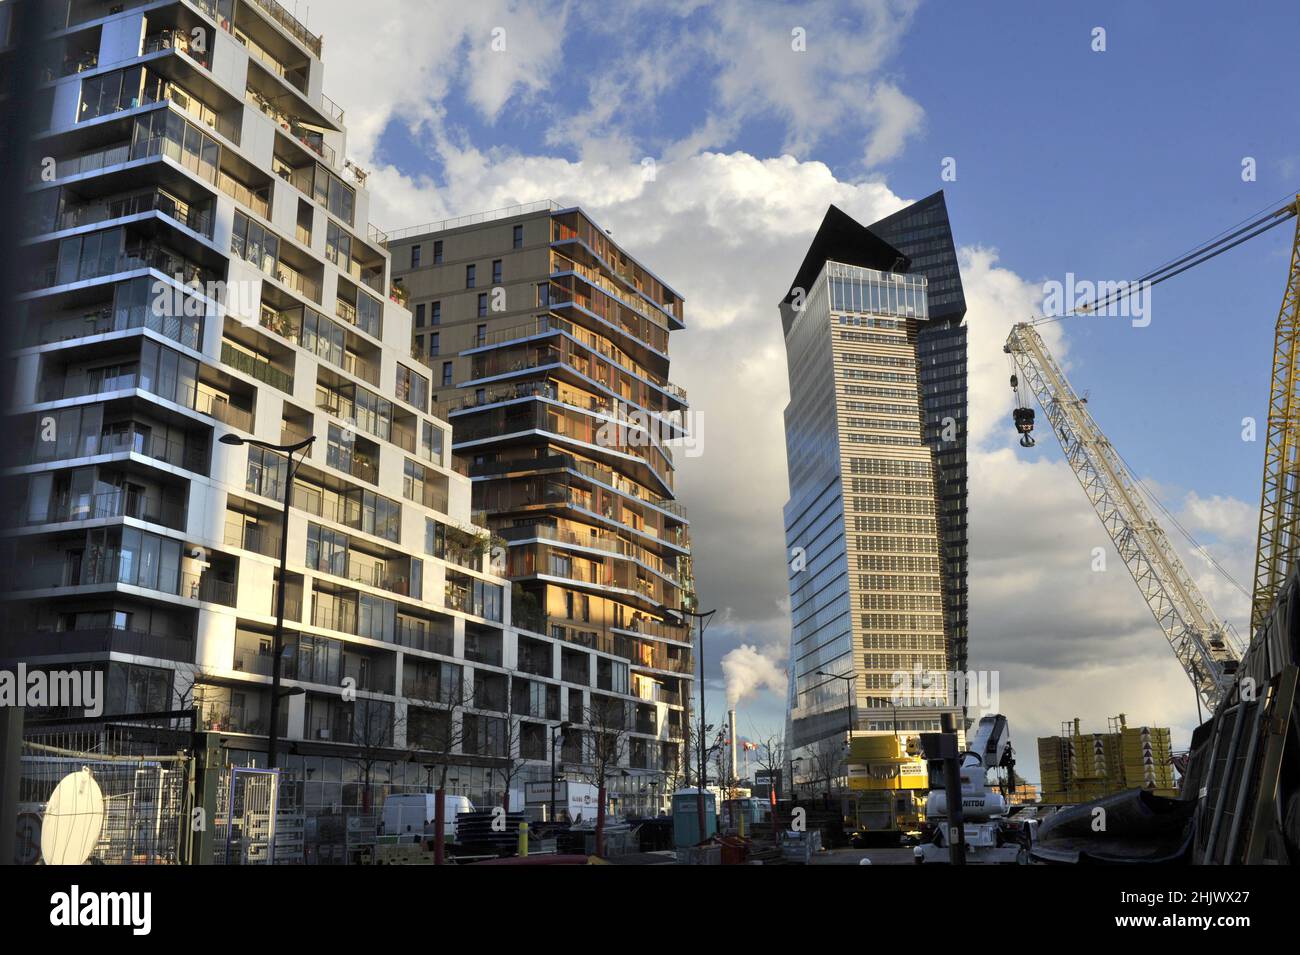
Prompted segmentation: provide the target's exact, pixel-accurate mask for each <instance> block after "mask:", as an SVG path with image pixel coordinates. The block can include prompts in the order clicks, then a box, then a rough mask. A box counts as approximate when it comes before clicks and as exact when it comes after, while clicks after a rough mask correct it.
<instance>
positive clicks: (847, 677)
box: [817, 670, 858, 793]
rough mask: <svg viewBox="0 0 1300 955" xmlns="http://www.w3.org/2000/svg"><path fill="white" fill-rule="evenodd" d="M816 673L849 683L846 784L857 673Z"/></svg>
mask: <svg viewBox="0 0 1300 955" xmlns="http://www.w3.org/2000/svg"><path fill="white" fill-rule="evenodd" d="M817 675H818V676H829V677H834V678H835V679H836V680H843V681H844V682H846V683H847V684H848V685H849V705H848V711H849V724H848V731H849V734H848V736H846V737H845V739H844V782H845V785H846V786H847V785H848V779H849V748H850V747H851V746H852V745H853V681H854V680H856V679H857V678H858V675H857V674H856V673H852V674H848V673H827V672H826V671H825V670H818V671H817ZM826 789H827V792H828V793H829V792H830V786H829V785H828V786H827V787H826Z"/></svg>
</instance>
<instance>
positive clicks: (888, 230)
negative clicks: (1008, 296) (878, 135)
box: [866, 189, 966, 323]
mask: <svg viewBox="0 0 1300 955" xmlns="http://www.w3.org/2000/svg"><path fill="white" fill-rule="evenodd" d="M866 228H867V230H868V231H870V232H871V233H872V234H873V235H875V236H877V237H879V238H880V239H882V240H884V241H885V242H888V243H889V244H890V245H892V246H893V247H894V248H896V249H898V250H899V251H900V252H902V253H904V254H906V255H907V256H908V258H909V259H910V260H911V271H913V272H916V273H918V274H920V275H924V276H925V277H926V278H927V279H928V280H929V289H928V298H929V305H930V321H931V322H949V323H958V322H960V321H961V319H962V317H963V316H964V315H965V314H966V292H965V290H964V289H963V288H962V284H961V270H960V269H959V268H958V267H957V249H956V247H955V244H954V243H953V238H952V224H951V223H950V222H949V221H948V204H947V202H946V201H945V199H944V196H943V190H942V189H940V190H939V191H938V192H935V193H932V194H931V195H928V196H926V197H925V198H924V199H918V200H917V201H916V202H914V203H912V204H911V205H910V206H908V207H907V208H905V209H900V210H899V211H898V212H895V213H894V214H893V215H889V216H885V218H883V219H881V220H880V221H878V222H873V223H872V224H871V225H869V226H867V227H866Z"/></svg>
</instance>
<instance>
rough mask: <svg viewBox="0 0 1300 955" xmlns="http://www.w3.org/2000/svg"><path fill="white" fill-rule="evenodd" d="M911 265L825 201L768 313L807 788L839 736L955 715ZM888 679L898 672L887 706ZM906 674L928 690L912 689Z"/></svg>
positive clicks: (796, 703) (923, 298) (793, 688)
mask: <svg viewBox="0 0 1300 955" xmlns="http://www.w3.org/2000/svg"><path fill="white" fill-rule="evenodd" d="M910 265H911V263H910V260H909V257H908V256H907V255H905V254H903V253H902V252H900V251H899V250H898V249H896V248H894V247H893V246H891V245H890V244H889V243H887V242H885V241H884V240H883V239H881V238H880V237H878V236H877V235H875V234H873V233H872V232H871V231H869V230H868V229H867V228H865V227H863V226H862V225H860V224H859V223H857V222H856V221H855V220H853V219H852V218H851V217H849V216H848V215H846V214H845V213H843V212H841V211H840V210H839V209H837V208H835V207H834V206H832V207H831V208H830V209H829V210H828V212H827V214H826V217H825V219H824V220H823V222H822V224H821V227H820V229H819V230H818V232H817V235H816V236H815V238H814V239H813V242H812V244H811V246H810V247H809V250H808V252H807V255H806V256H805V258H804V260H803V263H802V265H801V267H800V269H799V272H798V274H797V276H796V277H795V280H794V282H793V283H792V284H791V291H790V293H789V295H787V297H786V299H785V300H784V301H783V302H782V303H781V307H780V311H781V320H782V326H783V329H784V334H785V343H786V358H787V363H788V366H789V374H790V404H789V406H788V407H787V408H786V412H785V425H786V455H787V460H788V467H789V479H790V500H789V503H788V504H787V505H786V509H785V526H786V543H787V546H788V548H789V552H790V603H791V608H790V609H791V618H792V621H791V623H792V630H791V644H790V663H789V667H790V675H789V679H790V686H789V702H788V718H787V746H788V747H789V749H790V753H791V756H792V758H801V759H802V762H799V763H796V764H795V767H794V775H795V777H796V779H803V780H805V781H808V780H812V779H816V778H818V777H819V776H820V777H829V776H832V775H838V776H841V777H842V776H843V774H844V766H843V759H844V752H845V749H844V742H845V739H846V737H847V736H848V735H849V734H850V733H891V732H897V733H901V734H909V733H916V732H918V731H930V730H938V729H939V720H940V715H941V714H942V713H943V712H952V711H953V709H954V708H953V707H952V706H951V705H949V704H948V701H947V693H946V689H945V688H944V685H943V682H944V676H943V675H944V674H945V673H946V671H947V670H948V669H949V666H948V662H949V656H948V645H947V641H946V639H945V633H946V631H945V612H944V586H943V584H944V567H943V564H942V561H941V557H940V555H941V548H940V529H939V523H938V519H937V512H938V502H939V499H940V498H939V491H938V477H937V467H936V461H935V457H936V452H935V449H934V448H933V447H932V446H931V445H930V444H929V443H927V441H926V439H925V431H924V423H925V408H924V404H923V398H922V392H921V382H920V380H919V377H918V362H919V359H920V354H919V344H918V343H919V341H920V338H921V336H922V334H923V329H924V328H925V326H926V323H927V322H928V321H929V320H930V311H929V295H928V292H929V283H928V281H927V278H926V276H924V275H919V274H914V273H913V272H912V271H911V270H910ZM900 672H903V673H907V674H908V675H909V682H908V683H907V684H904V686H903V689H904V690H905V694H904V695H905V699H902V700H901V701H900V700H899V699H898V694H897V693H896V690H898V688H899V681H898V678H897V674H899V673H900ZM915 673H920V674H923V675H924V679H934V680H936V681H938V683H937V684H936V686H934V687H933V688H930V687H923V686H915V687H914V686H913V685H912V682H911V680H910V678H911V677H912V675H913V674H915ZM917 682H918V683H919V682H920V681H917ZM913 690H917V691H923V692H913Z"/></svg>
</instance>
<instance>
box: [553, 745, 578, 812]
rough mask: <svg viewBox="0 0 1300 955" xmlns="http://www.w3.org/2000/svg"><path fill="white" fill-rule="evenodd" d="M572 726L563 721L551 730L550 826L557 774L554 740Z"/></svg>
mask: <svg viewBox="0 0 1300 955" xmlns="http://www.w3.org/2000/svg"><path fill="white" fill-rule="evenodd" d="M572 725H573V724H572V723H570V722H569V721H568V720H565V721H564V722H562V723H561V724H560V725H559V726H556V727H553V728H552V729H551V825H555V774H556V772H557V770H556V766H555V738H556V737H557V736H564V735H565V734H566V733H568V732H569V727H571V726H572Z"/></svg>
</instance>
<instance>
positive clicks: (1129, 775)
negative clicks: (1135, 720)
mask: <svg viewBox="0 0 1300 955" xmlns="http://www.w3.org/2000/svg"><path fill="white" fill-rule="evenodd" d="M1121 736H1122V742H1121V749H1122V752H1123V758H1124V782H1125V784H1126V785H1127V787H1128V788H1129V789H1149V790H1152V791H1153V792H1155V793H1157V794H1158V795H1161V796H1176V795H1177V794H1178V792H1177V790H1176V789H1175V788H1174V767H1173V766H1172V765H1171V764H1170V757H1171V756H1172V755H1173V743H1172V742H1171V739H1170V733H1169V729H1168V728H1167V727H1163V726H1130V727H1125V728H1124V730H1123V732H1122V734H1121Z"/></svg>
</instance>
